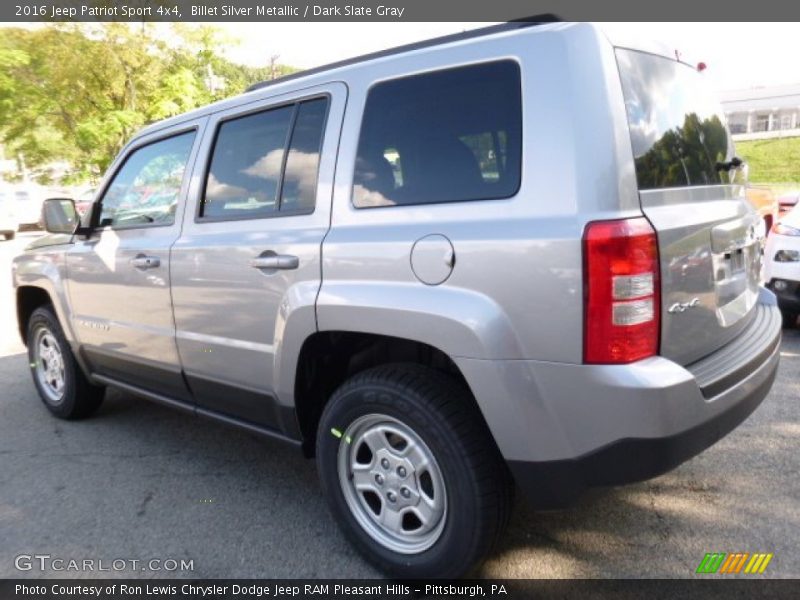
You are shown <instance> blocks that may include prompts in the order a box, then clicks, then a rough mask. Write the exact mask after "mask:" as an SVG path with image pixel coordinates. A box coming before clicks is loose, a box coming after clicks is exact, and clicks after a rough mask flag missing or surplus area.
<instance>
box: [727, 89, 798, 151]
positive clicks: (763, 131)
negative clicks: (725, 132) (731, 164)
mask: <svg viewBox="0 0 800 600" xmlns="http://www.w3.org/2000/svg"><path fill="white" fill-rule="evenodd" d="M720 98H721V100H722V108H723V110H724V111H725V116H726V117H727V118H728V126H729V127H730V130H731V133H732V134H733V139H734V140H735V141H741V140H761V139H769V138H779V137H799V136H800V83H796V84H792V85H778V86H771V87H757V88H751V89H746V90H732V91H729V92H722V93H721V94H720Z"/></svg>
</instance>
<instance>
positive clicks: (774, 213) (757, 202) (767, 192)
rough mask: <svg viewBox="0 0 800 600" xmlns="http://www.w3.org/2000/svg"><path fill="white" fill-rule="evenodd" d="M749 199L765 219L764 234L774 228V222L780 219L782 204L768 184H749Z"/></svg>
mask: <svg viewBox="0 0 800 600" xmlns="http://www.w3.org/2000/svg"><path fill="white" fill-rule="evenodd" d="M747 200H748V201H749V202H750V204H751V205H752V206H753V208H755V209H756V211H757V212H758V214H759V215H761V218H762V219H763V220H764V235H765V237H766V234H767V233H769V231H770V230H771V229H772V225H773V223H775V221H777V220H778V214H779V212H780V206H779V205H778V199H777V198H776V197H775V193H774V192H773V191H772V189H770V188H768V187H766V186H758V185H753V184H748V186H747Z"/></svg>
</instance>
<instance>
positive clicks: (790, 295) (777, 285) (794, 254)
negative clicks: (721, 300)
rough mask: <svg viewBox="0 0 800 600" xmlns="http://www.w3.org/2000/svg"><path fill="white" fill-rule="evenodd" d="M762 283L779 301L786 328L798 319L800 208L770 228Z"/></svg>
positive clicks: (799, 313)
mask: <svg viewBox="0 0 800 600" xmlns="http://www.w3.org/2000/svg"><path fill="white" fill-rule="evenodd" d="M765 254H766V264H765V267H764V279H765V281H766V282H767V286H768V287H769V289H771V290H772V291H773V292H775V295H776V296H777V297H778V306H780V308H781V311H782V312H783V321H784V324H785V325H786V326H787V327H794V326H795V325H796V324H797V317H798V315H800V206H795V207H794V208H793V209H792V210H791V211H790V212H789V213H787V214H785V215H784V216H783V217H782V218H781V220H780V221H778V222H777V223H776V224H775V226H774V227H773V228H772V235H770V236H769V239H768V240H767V248H766V251H765Z"/></svg>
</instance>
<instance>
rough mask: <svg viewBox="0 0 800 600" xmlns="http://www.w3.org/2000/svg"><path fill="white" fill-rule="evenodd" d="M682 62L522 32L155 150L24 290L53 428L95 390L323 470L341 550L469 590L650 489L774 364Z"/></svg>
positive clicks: (170, 129)
mask: <svg viewBox="0 0 800 600" xmlns="http://www.w3.org/2000/svg"><path fill="white" fill-rule="evenodd" d="M704 89H705V88H704V82H703V76H702V75H701V74H700V73H698V72H697V70H696V69H694V68H692V67H691V66H690V65H687V64H684V63H682V62H680V61H678V60H676V56H675V53H674V52H673V51H663V50H662V49H659V48H657V47H650V46H642V45H633V44H630V43H627V42H625V41H624V40H616V39H614V40H611V39H610V38H609V37H607V36H606V35H605V34H604V33H603V32H601V31H600V29H598V28H597V27H595V26H593V25H588V24H568V23H548V24H540V25H538V26H530V25H524V24H514V25H504V26H500V27H496V28H493V29H490V30H488V31H481V32H479V33H472V34H462V35H458V36H453V37H451V38H446V39H442V40H438V41H437V42H436V43H423V44H417V45H414V46H411V47H407V48H403V49H400V50H398V51H393V52H384V53H379V54H376V55H372V56H368V57H365V58H363V59H359V60H355V61H348V62H347V63H346V64H337V65H333V66H331V67H328V68H323V69H317V70H314V71H311V72H307V73H305V74H300V75H299V76H291V77H289V78H288V79H284V80H278V81H276V82H270V83H269V84H265V85H260V86H255V87H254V88H253V89H251V90H250V91H248V92H247V93H245V94H243V95H241V96H239V97H236V98H233V99H231V100H226V101H223V102H220V103H217V104H214V105H212V106H209V107H206V108H203V109H200V110H196V111H193V112H190V113H188V114H184V115H180V116H177V117H174V118H171V119H169V120H167V121H164V122H161V123H156V124H155V125H152V126H150V127H148V128H147V129H145V130H144V131H142V132H141V133H140V134H138V135H137V136H136V137H135V138H134V139H133V140H132V141H131V142H130V143H129V144H128V145H127V147H125V148H124V150H123V151H122V152H121V154H120V155H119V157H118V159H117V160H116V162H115V163H114V165H113V166H112V168H111V169H110V170H109V172H108V175H107V176H106V179H105V181H104V182H103V184H102V185H101V186H100V188H99V190H98V194H97V199H96V202H95V203H94V205H93V207H92V209H91V211H89V213H88V214H87V216H86V217H84V220H83V222H82V223H81V224H80V225H79V226H78V227H77V229H76V228H75V227H76V225H77V224H76V223H75V221H74V216H73V214H74V213H73V207H72V204H71V202H70V201H64V200H51V201H48V203H47V204H46V208H45V218H46V221H47V224H48V228H49V230H50V231H51V232H53V233H54V234H55V235H53V236H50V237H47V238H45V239H42V240H41V241H39V242H36V243H34V244H33V245H32V246H31V247H29V248H28V249H27V250H26V252H25V253H24V254H23V255H22V256H20V257H19V258H17V259H16V261H15V263H14V282H15V285H16V294H17V302H18V313H19V323H20V331H21V333H22V337H23V339H24V341H25V343H26V344H27V347H28V349H29V353H30V363H31V371H32V373H33V380H34V382H35V384H36V387H37V388H38V391H39V393H40V395H41V397H42V399H43V400H44V403H45V405H46V406H47V407H48V408H49V409H50V410H51V411H52V412H53V413H54V414H56V415H57V416H59V417H63V418H75V417H83V416H86V415H88V414H90V413H91V412H92V411H94V410H95V409H96V408H97V407H98V405H99V404H100V401H101V398H102V397H103V387H104V386H116V387H119V388H122V389H124V390H128V391H130V392H134V393H137V394H141V395H142V396H145V397H148V398H151V399H153V400H156V401H159V402H162V403H165V404H168V405H171V406H174V407H176V408H179V409H182V410H185V411H186V412H188V413H193V414H196V415H202V416H206V417H211V418H214V419H218V420H221V421H225V422H228V423H231V424H235V425H239V426H241V427H244V428H246V429H248V430H251V431H253V432H259V433H263V434H266V435H270V436H276V437H280V438H284V439H286V440H287V441H289V442H291V443H293V444H296V445H298V446H300V447H302V449H303V450H304V451H305V452H306V453H307V454H308V455H309V456H311V455H315V456H316V461H317V466H318V469H319V475H320V478H321V481H322V488H323V490H324V493H325V495H326V496H327V499H328V501H329V503H330V507H331V510H332V512H333V514H334V515H335V517H336V519H337V520H338V521H339V522H340V523H341V524H342V525H343V528H344V530H345V531H346V533H347V534H348V535H349V537H350V538H351V540H352V541H353V543H354V544H355V545H356V546H357V547H358V548H359V549H360V550H361V551H362V552H363V553H364V554H365V555H366V556H367V557H369V558H370V559H371V560H372V561H374V562H375V563H377V564H378V565H380V566H381V567H382V568H384V569H386V570H388V571H390V572H392V573H395V574H400V575H405V576H422V577H424V576H456V575H460V574H462V573H464V572H466V571H467V570H468V569H469V568H470V567H471V566H472V565H474V564H476V563H477V562H478V561H479V560H480V559H481V558H482V557H484V556H485V555H486V554H487V552H489V551H490V549H491V547H492V546H493V544H494V543H495V542H496V541H497V539H498V538H499V537H500V534H501V532H502V530H503V527H504V525H505V524H506V521H507V519H508V515H509V505H510V498H511V488H512V485H513V484H514V483H516V485H517V486H518V487H520V488H522V489H523V490H524V491H525V492H526V495H527V496H528V497H529V498H530V499H531V500H532V501H533V502H534V503H537V504H538V505H539V506H550V507H552V506H558V505H563V504H564V503H566V502H568V501H569V500H570V499H572V498H574V497H575V496H576V495H577V494H579V492H580V491H581V490H582V489H583V488H584V487H586V486H594V485H613V484H619V483H624V482H630V481H637V480H642V479H645V478H648V477H652V476H655V475H657V474H660V473H663V472H665V471H667V470H668V469H671V468H673V467H675V466H676V465H678V464H680V463H681V462H682V461H684V460H686V459H688V458H689V457H691V456H693V455H695V454H697V453H698V452H700V451H701V450H703V449H704V448H706V447H708V446H709V445H711V444H712V443H714V442H715V441H716V440H718V439H719V438H721V437H722V436H723V435H725V434H726V433H727V432H729V431H730V430H732V429H733V428H734V427H736V426H737V424H739V423H740V422H741V421H742V420H744V419H745V418H746V417H747V416H748V415H749V414H750V413H751V412H752V411H753V410H754V409H755V408H756V406H757V405H758V404H759V403H760V402H761V400H762V399H763V398H764V396H765V395H766V394H767V392H768V390H769V388H770V386H771V384H772V381H773V378H774V376H775V371H776V369H777V365H778V356H779V351H778V344H779V340H780V327H781V315H780V312H779V311H778V309H777V307H776V304H775V299H774V296H773V295H772V294H771V293H770V292H768V291H766V290H764V289H763V288H761V287H760V285H759V281H760V279H759V270H760V264H761V251H760V245H759V234H760V227H759V225H758V223H759V220H758V216H757V215H756V214H754V213H753V211H752V209H750V208H748V204H747V202H746V200H745V195H744V189H743V188H742V187H741V186H739V185H734V184H732V183H730V181H732V179H729V173H728V171H729V170H731V169H732V168H733V167H735V166H736V164H737V163H738V161H736V160H734V156H733V146H732V143H731V139H730V135H729V133H728V130H727V128H726V125H725V122H724V117H723V116H722V114H721V112H720V110H719V107H718V106H717V105H716V104H715V103H714V102H713V101H712V100H711V99H710V97H709V96H708V95H707V94H706V92H705V91H704Z"/></svg>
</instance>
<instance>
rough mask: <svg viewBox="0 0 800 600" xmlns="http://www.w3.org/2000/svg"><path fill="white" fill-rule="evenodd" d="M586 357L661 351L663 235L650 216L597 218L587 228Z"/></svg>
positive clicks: (613, 360)
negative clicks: (660, 257) (660, 239)
mask: <svg viewBox="0 0 800 600" xmlns="http://www.w3.org/2000/svg"><path fill="white" fill-rule="evenodd" d="M583 262H584V267H583V277H584V321H583V323H584V326H583V327H584V335H583V348H584V350H583V356H584V362H586V363H591V364H625V363H631V362H634V361H636V360H641V359H642V358H647V357H648V356H653V355H655V354H657V353H658V337H659V330H660V323H661V315H660V294H659V289H660V285H659V266H658V241H657V239H656V232H655V230H654V229H653V227H652V226H651V225H650V222H649V221H648V220H647V219H645V218H644V217H637V218H634V219H622V220H618V221H596V222H594V223H589V224H588V225H587V226H586V231H585V232H584V234H583Z"/></svg>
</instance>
